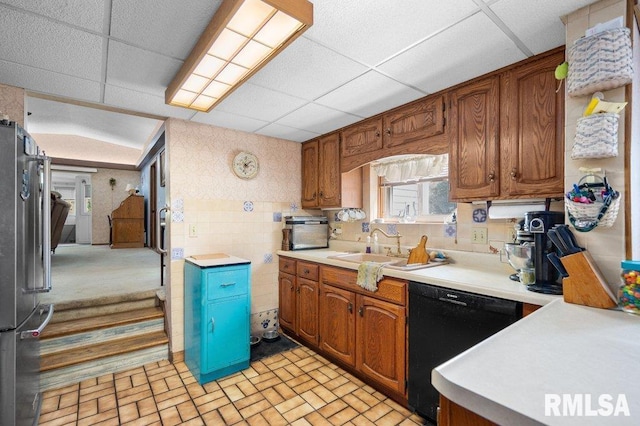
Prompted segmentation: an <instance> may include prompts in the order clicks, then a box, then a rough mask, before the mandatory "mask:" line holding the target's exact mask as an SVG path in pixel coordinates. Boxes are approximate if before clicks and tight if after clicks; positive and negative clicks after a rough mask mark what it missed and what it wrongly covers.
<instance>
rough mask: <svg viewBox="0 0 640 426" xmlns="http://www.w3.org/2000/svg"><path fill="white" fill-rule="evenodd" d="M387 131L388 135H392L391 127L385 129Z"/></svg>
mask: <svg viewBox="0 0 640 426" xmlns="http://www.w3.org/2000/svg"><path fill="white" fill-rule="evenodd" d="M385 133H386V134H387V135H389V136H391V128H388V129H387V130H386V131H385Z"/></svg>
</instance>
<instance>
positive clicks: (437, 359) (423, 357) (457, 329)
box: [408, 282, 522, 422]
mask: <svg viewBox="0 0 640 426" xmlns="http://www.w3.org/2000/svg"><path fill="white" fill-rule="evenodd" d="M521 317H522V303H520V302H514V301H512V300H505V299H499V298H495V297H490V296H484V295H480V294H474V293H468V292H465V291H460V290H450V289H447V288H443V287H437V286H433V285H429V284H422V283H417V282H409V383H408V386H409V388H408V393H409V395H408V396H409V406H410V407H412V408H413V409H414V410H415V411H416V412H417V413H418V414H420V415H421V416H423V417H425V418H428V419H431V420H432V421H434V422H435V421H436V416H437V409H438V398H439V393H438V391H437V390H436V389H435V388H434V387H433V386H432V385H431V370H433V369H434V368H436V367H437V366H438V365H440V364H442V363H443V362H445V361H447V360H449V359H451V358H453V357H454V356H456V355H458V354H459V353H462V352H464V351H465V350H467V349H469V348H470V347H471V346H474V345H475V344H477V343H479V342H480V341H482V340H484V339H486V338H487V337H489V336H491V335H492V334H495V333H497V332H498V331H500V330H502V329H503V328H505V327H507V326H509V325H510V324H513V323H514V322H516V321H517V320H518V319H520V318H521Z"/></svg>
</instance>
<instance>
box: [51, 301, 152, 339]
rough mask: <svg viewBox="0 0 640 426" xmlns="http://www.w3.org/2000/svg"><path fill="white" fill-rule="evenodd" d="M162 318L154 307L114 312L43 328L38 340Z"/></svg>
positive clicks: (57, 323) (56, 323)
mask: <svg viewBox="0 0 640 426" xmlns="http://www.w3.org/2000/svg"><path fill="white" fill-rule="evenodd" d="M55 314H56V312H54V316H55ZM163 316H164V314H163V312H162V309H160V308H159V307H157V306H154V307H153V308H142V309H138V310H135V311H124V312H116V313H113V314H108V315H101V316H96V317H88V318H79V319H74V320H68V321H62V322H55V323H52V324H50V325H49V326H48V327H47V328H45V330H44V331H43V332H42V334H41V335H40V340H46V339H53V338H56V337H61V336H68V335H70V334H76V333H86V332H88V331H93V330H100V329H104V328H107V327H116V326H119V325H125V324H132V323H135V322H140V321H146V320H151V319H157V318H162V317H163Z"/></svg>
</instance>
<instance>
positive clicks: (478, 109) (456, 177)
mask: <svg viewBox="0 0 640 426" xmlns="http://www.w3.org/2000/svg"><path fill="white" fill-rule="evenodd" d="M498 96H499V80H498V76H494V77H490V78H487V79H485V80H481V81H478V82H475V83H472V84H469V85H466V86H463V87H461V88H459V89H456V90H454V91H453V93H451V114H450V118H451V143H450V145H449V182H450V185H451V188H450V191H449V194H450V198H451V199H452V200H457V201H464V200H473V199H487V198H495V197H497V196H498V195H499V194H500V179H499V172H500V170H499V166H500V162H499V154H500V151H499V149H498V137H499V135H498V131H499V127H498V126H499V98H498Z"/></svg>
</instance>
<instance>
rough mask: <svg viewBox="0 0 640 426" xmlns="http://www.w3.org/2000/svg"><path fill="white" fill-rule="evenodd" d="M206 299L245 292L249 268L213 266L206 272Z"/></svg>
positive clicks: (247, 287) (247, 285)
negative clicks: (213, 267)
mask: <svg viewBox="0 0 640 426" xmlns="http://www.w3.org/2000/svg"><path fill="white" fill-rule="evenodd" d="M206 275H207V276H206V283H207V299H208V300H214V299H220V298H223V297H231V296H237V295H241V294H247V292H248V289H249V270H248V268H246V267H240V268H238V267H230V268H226V267H225V268H215V269H213V270H211V271H207V272H206Z"/></svg>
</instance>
